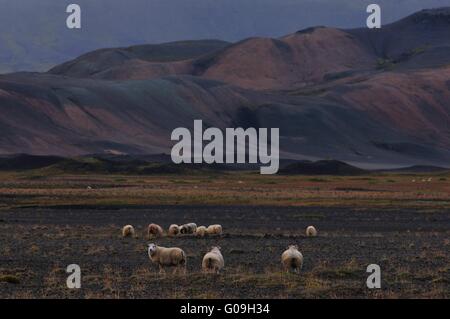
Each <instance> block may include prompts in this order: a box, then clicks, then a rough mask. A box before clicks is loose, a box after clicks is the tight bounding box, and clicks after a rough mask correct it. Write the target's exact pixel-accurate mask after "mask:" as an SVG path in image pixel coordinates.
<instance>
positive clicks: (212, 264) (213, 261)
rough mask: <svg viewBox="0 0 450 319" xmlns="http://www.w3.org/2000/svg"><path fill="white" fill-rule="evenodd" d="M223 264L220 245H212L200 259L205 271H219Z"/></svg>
mask: <svg viewBox="0 0 450 319" xmlns="http://www.w3.org/2000/svg"><path fill="white" fill-rule="evenodd" d="M224 266H225V262H224V259H223V256H222V253H221V252H220V247H212V248H211V251H209V252H208V253H207V254H206V255H205V256H204V257H203V261H202V269H203V271H204V272H205V273H216V274H218V273H220V271H221V270H222V268H223V267H224Z"/></svg>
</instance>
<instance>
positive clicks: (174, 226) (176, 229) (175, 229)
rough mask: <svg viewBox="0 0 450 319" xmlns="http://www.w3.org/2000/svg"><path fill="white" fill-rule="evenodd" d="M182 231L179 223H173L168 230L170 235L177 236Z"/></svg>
mask: <svg viewBox="0 0 450 319" xmlns="http://www.w3.org/2000/svg"><path fill="white" fill-rule="evenodd" d="M179 233H180V226H178V225H177V224H172V225H170V227H169V231H168V232H167V234H168V235H169V236H170V237H175V236H177V235H178V234H179Z"/></svg>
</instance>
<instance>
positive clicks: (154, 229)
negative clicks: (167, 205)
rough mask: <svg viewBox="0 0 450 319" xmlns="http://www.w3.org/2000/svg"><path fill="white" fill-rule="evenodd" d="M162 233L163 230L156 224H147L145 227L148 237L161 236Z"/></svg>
mask: <svg viewBox="0 0 450 319" xmlns="http://www.w3.org/2000/svg"><path fill="white" fill-rule="evenodd" d="M163 235H164V231H163V229H162V228H161V226H159V225H157V224H150V225H148V228H147V236H148V238H152V237H155V238H158V237H162V236H163Z"/></svg>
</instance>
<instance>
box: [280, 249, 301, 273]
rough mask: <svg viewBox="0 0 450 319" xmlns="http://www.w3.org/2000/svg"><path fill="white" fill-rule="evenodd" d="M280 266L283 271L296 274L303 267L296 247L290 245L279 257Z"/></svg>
mask: <svg viewBox="0 0 450 319" xmlns="http://www.w3.org/2000/svg"><path fill="white" fill-rule="evenodd" d="M281 264H282V265H283V268H284V270H286V271H288V272H289V271H290V270H293V271H294V272H296V273H298V272H299V271H300V270H301V269H302V267H303V255H302V253H301V252H300V251H299V250H298V246H297V245H290V246H289V247H288V249H287V250H285V251H284V252H283V254H282V255H281Z"/></svg>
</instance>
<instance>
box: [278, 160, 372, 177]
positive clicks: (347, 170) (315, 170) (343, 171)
mask: <svg viewBox="0 0 450 319" xmlns="http://www.w3.org/2000/svg"><path fill="white" fill-rule="evenodd" d="M369 173H370V172H369V171H366V170H363V169H360V168H357V167H354V166H352V165H349V164H346V163H343V162H340V161H333V160H324V161H317V162H309V161H306V162H299V163H293V164H290V165H288V166H286V167H284V168H282V169H280V174H285V175H342V176H355V175H363V174H369Z"/></svg>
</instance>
